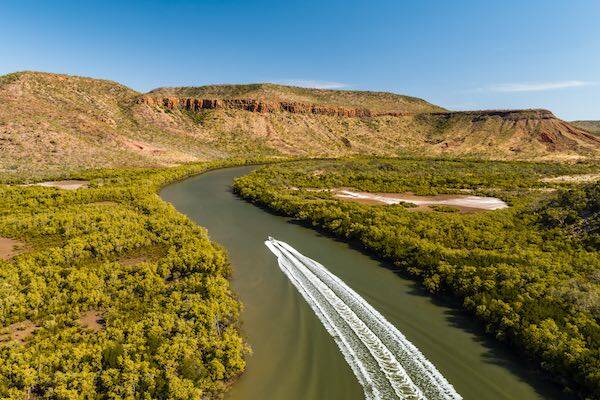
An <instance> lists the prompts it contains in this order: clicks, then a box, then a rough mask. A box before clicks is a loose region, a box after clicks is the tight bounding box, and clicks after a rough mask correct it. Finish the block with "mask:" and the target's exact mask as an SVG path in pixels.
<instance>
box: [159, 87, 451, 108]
mask: <svg viewBox="0 0 600 400" xmlns="http://www.w3.org/2000/svg"><path fill="white" fill-rule="evenodd" d="M149 94H150V95H152V96H154V97H179V98H181V97H192V98H205V99H226V100H234V99H254V100H258V101H263V102H279V103H305V104H317V105H320V106H329V107H342V108H358V109H368V110H371V111H373V112H377V113H389V112H404V113H417V112H436V111H445V110H444V109H443V108H442V107H438V106H436V105H433V104H431V103H428V102H426V101H425V100H423V99H419V98H417V97H410V96H402V95H399V94H394V93H385V92H366V91H356V90H329V89H308V88H301V87H295V86H283V85H275V84H272V83H257V84H250V85H210V86H200V87H180V88H159V89H155V90H152V91H151V92H150V93H149Z"/></svg>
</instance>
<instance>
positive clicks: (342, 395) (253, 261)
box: [161, 167, 568, 400]
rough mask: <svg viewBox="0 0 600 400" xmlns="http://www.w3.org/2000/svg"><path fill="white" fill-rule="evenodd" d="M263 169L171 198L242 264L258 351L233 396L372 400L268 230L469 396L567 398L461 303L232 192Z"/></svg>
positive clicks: (168, 195)
mask: <svg viewBox="0 0 600 400" xmlns="http://www.w3.org/2000/svg"><path fill="white" fill-rule="evenodd" d="M254 168H256V167H239V168H228V169H221V170H216V171H211V172H207V173H205V174H202V175H199V176H196V177H193V178H190V179H188V180H185V181H183V182H179V183H176V184H173V185H171V186H168V187H167V188H165V189H163V190H162V192H161V197H162V198H163V199H164V200H166V201H168V202H170V203H172V204H173V205H174V206H175V207H176V208H177V209H178V210H179V211H180V212H182V213H184V214H186V215H188V216H189V217H190V218H191V219H192V220H194V221H196V222H197V223H198V224H199V225H201V226H204V227H206V228H207V229H208V232H209V234H210V237H211V238H212V239H213V240H215V241H216V242H218V243H220V244H221V245H223V246H224V247H225V248H226V249H227V252H228V253H229V256H230V260H231V263H232V264H233V269H234V275H233V280H232V284H233V289H234V291H235V292H236V293H237V294H238V295H239V297H240V299H241V301H242V302H243V303H244V310H243V313H242V320H243V325H242V331H243V334H244V336H245V338H246V340H247V342H248V343H249V344H250V346H251V347H252V350H253V354H252V355H251V356H250V357H249V358H248V364H247V370H246V372H245V373H244V374H243V375H242V376H241V377H240V379H239V380H238V381H237V382H236V383H235V384H234V385H233V386H232V388H231V390H230V392H229V394H228V395H227V397H226V398H228V399H235V400H238V399H240V400H255V399H269V400H307V399H308V400H312V399H344V400H350V399H362V398H363V397H364V395H363V390H362V388H361V386H360V385H359V384H358V382H357V380H356V378H355V376H354V374H353V373H352V370H351V368H350V367H349V366H348V364H347V363H346V361H345V360H344V357H343V356H342V354H341V353H340V351H339V349H338V347H337V346H336V344H335V342H334V340H333V338H332V337H331V336H329V334H328V333H327V331H326V330H325V328H324V327H323V325H322V324H321V322H320V321H319V319H318V318H317V316H316V315H315V314H314V313H313V311H312V310H311V308H310V307H309V305H308V304H307V303H306V302H305V301H304V299H303V298H302V296H301V295H300V294H299V293H298V292H297V290H296V289H295V288H294V287H293V285H292V284H291V283H290V281H289V280H288V279H287V278H286V277H285V276H284V274H283V273H282V272H281V270H280V269H279V267H278V265H277V261H276V258H275V257H274V256H273V254H272V253H271V252H270V251H269V250H268V249H267V248H266V247H265V245H264V240H265V239H266V237H267V236H268V235H271V236H274V237H276V238H277V239H280V240H283V241H285V242H287V243H289V244H290V245H292V246H294V247H295V248H296V249H297V250H298V251H300V252H302V253H303V254H304V255H306V256H308V257H311V258H313V259H315V260H317V261H318V262H320V263H321V264H323V265H324V266H325V267H327V268H328V269H329V270H330V271H331V272H332V273H334V274H335V275H337V276H338V277H339V278H340V279H342V280H343V281H344V282H345V283H346V284H347V285H348V286H350V287H351V288H353V289H354V290H355V291H356V292H357V293H358V294H360V295H361V296H362V297H363V298H364V299H365V300H366V301H367V302H369V303H370V304H371V306H373V307H374V308H375V309H377V310H378V311H379V312H380V313H381V314H383V316H384V317H385V318H386V319H387V320H388V321H390V322H391V323H392V324H393V325H394V326H396V328H398V329H399V330H400V331H401V332H402V333H403V334H404V335H405V336H406V338H407V339H408V340H410V341H411V342H412V343H413V344H414V345H415V346H417V347H418V348H419V350H421V352H422V353H423V354H424V355H425V356H426V357H427V358H428V359H429V361H431V362H432V363H433V364H434V365H435V366H436V367H437V369H438V370H439V371H440V372H441V373H442V374H443V375H444V377H445V378H446V379H447V380H448V381H449V382H450V383H451V384H452V385H453V386H454V388H455V389H456V391H457V392H458V393H460V394H461V395H462V396H463V398H464V399H473V400H488V399H489V400H492V399H493V400H497V399H518V400H528V399H562V398H568V397H566V396H565V395H564V394H561V390H560V388H559V387H558V386H556V385H554V384H552V383H550V382H548V381H546V380H545V379H544V378H543V377H542V376H541V374H539V373H537V372H535V370H533V369H532V368H531V367H528V366H527V364H526V363H525V362H524V361H523V360H520V359H519V357H518V356H517V355H515V353H513V352H511V351H510V350H509V349H507V348H506V347H504V346H502V345H501V344H498V343H497V342H496V341H494V340H493V339H491V338H489V337H487V336H485V335H484V334H483V333H482V331H481V330H480V328H479V326H478V324H477V323H475V322H474V321H473V320H472V319H471V318H470V317H469V316H467V315H465V314H464V313H463V312H462V311H461V310H460V309H459V308H458V307H456V306H455V305H453V303H452V302H451V301H446V300H442V299H436V298H433V297H431V296H429V295H428V294H427V293H426V292H425V291H424V290H422V289H421V288H420V286H419V285H418V284H417V283H415V282H414V281H412V280H410V279H408V278H406V277H402V276H399V275H397V274H396V273H394V272H393V271H391V270H390V269H388V268H386V265H384V264H382V263H381V262H380V261H377V260H375V259H373V258H371V257H369V256H367V255H365V254H363V253H361V252H360V251H358V250H355V249H353V248H351V247H350V246H349V245H348V244H345V243H342V242H339V241H336V240H334V239H331V238H328V237H325V236H323V235H321V234H319V233H318V232H315V231H313V230H311V229H308V228H306V227H303V226H301V225H299V224H296V223H294V222H293V221H291V220H290V219H288V218H285V217H280V216H275V215H272V214H270V213H268V212H266V211H264V210H262V209H260V208H258V207H255V206H253V205H251V204H249V203H247V202H245V201H243V200H241V199H239V198H237V197H236V196H235V195H234V194H233V193H232V192H231V183H232V180H233V179H234V178H235V177H238V176H242V175H245V174H247V173H249V172H250V171H251V170H252V169H254Z"/></svg>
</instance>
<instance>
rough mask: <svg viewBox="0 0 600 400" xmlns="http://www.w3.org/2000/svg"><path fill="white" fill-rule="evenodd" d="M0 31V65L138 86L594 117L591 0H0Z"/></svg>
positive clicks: (598, 85)
mask: <svg viewBox="0 0 600 400" xmlns="http://www.w3.org/2000/svg"><path fill="white" fill-rule="evenodd" d="M0 38H1V39H0V74H3V73H8V72H13V71H19V70H39V71H50V72H61V73H70V74H75V75H84V76H92V77H98V78H107V79H111V80H115V81H118V82H120V83H123V84H125V85H127V86H130V87H132V88H134V89H136V90H139V91H147V90H150V89H152V88H155V87H159V86H174V85H203V84H211V83H247V82H266V81H270V82H279V83H290V84H298V85H304V86H316V87H332V88H337V87H340V88H347V89H362V90H380V91H392V92H396V93H401V94H409V95H413V96H418V97H423V98H425V99H427V100H429V101H431V102H433V103H436V104H439V105H442V106H444V107H447V108H450V109H456V110H462V109H481V108H530V107H536V108H537V107H541V108H548V109H550V110H552V111H554V112H555V113H556V114H557V115H558V116H560V117H562V118H565V119H569V120H571V119H600V1H596V0H589V1H577V0H571V1H552V0H547V1H537V0H535V1H510V0H506V1H494V2H492V1H460V0H455V1H441V0H440V1H416V0H413V1H410V2H409V1H400V0H396V1H384V0H381V1H352V0H347V1H310V0H304V1H281V0H280V1H249V0H248V1H227V0H222V1H216V0H215V1H182V0H172V1H150V0H147V1H128V2H125V1H110V0H104V1H85V0H83V1H60V0H55V1H29V0H19V1H12V0H5V1H3V2H2V7H1V8H0Z"/></svg>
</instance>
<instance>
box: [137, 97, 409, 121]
mask: <svg viewBox="0 0 600 400" xmlns="http://www.w3.org/2000/svg"><path fill="white" fill-rule="evenodd" d="M138 103H144V104H148V105H150V106H162V107H165V108H168V109H185V110H188V111H196V112H198V111H202V110H214V109H236V110H245V111H251V112H260V113H269V112H281V111H284V112H290V113H295V114H320V115H333V116H340V117H373V116H378V115H397V116H400V115H408V113H400V112H397V113H389V112H386V113H377V112H373V111H371V110H369V109H366V108H347V107H334V106H321V105H316V104H310V103H300V102H266V101H261V100H255V99H198V98H189V97H188V98H179V97H154V96H141V97H140V98H139V99H138Z"/></svg>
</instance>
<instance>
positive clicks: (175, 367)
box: [0, 161, 247, 399]
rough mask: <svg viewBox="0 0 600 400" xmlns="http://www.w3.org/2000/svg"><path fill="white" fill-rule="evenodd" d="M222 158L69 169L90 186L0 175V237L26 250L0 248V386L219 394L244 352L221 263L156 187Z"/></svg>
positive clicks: (59, 391) (11, 391) (72, 395)
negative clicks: (0, 181)
mask: <svg viewBox="0 0 600 400" xmlns="http://www.w3.org/2000/svg"><path fill="white" fill-rule="evenodd" d="M232 164H234V162H233V161H231V162H229V163H225V162H222V163H206V164H200V165H199V164H196V165H190V166H185V167H178V168H172V169H168V170H156V169H154V170H153V169H138V170H105V171H101V172H89V173H81V174H80V175H79V176H77V177H78V178H81V179H87V180H89V181H90V188H89V189H79V190H76V191H65V190H60V189H55V188H43V187H20V186H6V185H4V186H0V237H8V238H13V239H18V240H20V241H23V242H25V243H26V249H27V251H26V252H25V253H23V254H20V255H17V256H15V257H13V258H12V259H10V260H6V261H5V260H0V326H1V327H2V328H1V331H0V397H2V398H13V399H23V398H48V399H80V398H90V399H91V398H99V399H109V398H112V399H117V398H124V399H125V398H127V399H134V398H140V399H141V398H145V399H146V398H161V399H167V398H169V399H191V398H207V399H208V398H220V397H221V395H222V393H223V392H224V390H225V389H226V387H227V385H228V384H229V382H230V381H231V380H232V379H234V378H235V377H236V376H238V375H239V374H240V373H241V372H242V371H243V370H244V366H245V363H244V359H243V357H244V354H245V353H246V351H247V347H246V345H245V344H244V342H243V340H242V339H241V337H240V335H239V331H238V318H239V311H240V304H239V303H238V301H237V300H236V299H235V297H234V296H233V295H232V293H231V291H230V288H229V282H228V280H227V277H228V276H229V273H230V267H229V263H228V261H227V257H226V255H225V253H224V251H223V250H222V249H220V248H219V247H218V246H216V245H215V244H213V243H211V242H210V240H209V239H208V235H207V233H206V231H205V230H204V229H203V228H200V227H198V226H197V225H195V224H194V223H192V222H191V221H189V220H188V219H187V218H186V217H184V216H183V215H181V214H179V213H178V212H177V211H176V210H175V209H174V208H173V207H172V206H170V205H169V204H166V203H164V202H163V201H161V200H160V198H159V197H158V195H157V194H156V192H157V190H158V189H159V188H160V187H162V186H164V185H165V184H167V183H170V182H173V181H176V180H179V179H183V178H185V177H187V176H190V175H192V174H197V173H200V172H202V171H205V170H207V169H209V168H216V167H221V166H226V165H232ZM237 164H239V163H237ZM90 313H91V314H90ZM84 315H92V316H94V315H98V316H99V317H100V318H101V320H100V325H99V326H98V325H93V324H92V325H89V324H87V325H86V322H85V320H84V319H83V316H84ZM16 333H19V334H20V335H21V337H23V339H22V340H20V341H19V340H15V336H16Z"/></svg>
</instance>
